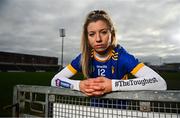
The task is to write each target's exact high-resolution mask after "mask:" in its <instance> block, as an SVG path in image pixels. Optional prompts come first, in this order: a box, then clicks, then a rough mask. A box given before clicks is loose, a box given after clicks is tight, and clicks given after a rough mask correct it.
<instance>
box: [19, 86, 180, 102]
mask: <svg viewBox="0 0 180 118" xmlns="http://www.w3.org/2000/svg"><path fill="white" fill-rule="evenodd" d="M16 88H17V90H18V91H22V92H34V93H44V94H57V95H64V96H77V97H86V95H85V94H83V93H81V92H79V91H74V90H71V89H65V88H57V87H50V86H34V85H16ZM100 97H101V98H109V99H125V100H141V101H163V102H180V90H167V91H119V92H112V93H109V94H106V95H104V96H100Z"/></svg>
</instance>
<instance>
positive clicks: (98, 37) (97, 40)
mask: <svg viewBox="0 0 180 118" xmlns="http://www.w3.org/2000/svg"><path fill="white" fill-rule="evenodd" d="M100 41H101V37H100V35H99V34H97V35H96V42H100Z"/></svg>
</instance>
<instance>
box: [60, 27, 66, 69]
mask: <svg viewBox="0 0 180 118" xmlns="http://www.w3.org/2000/svg"><path fill="white" fill-rule="evenodd" d="M59 33H60V37H61V38H62V46H61V47H62V49H61V51H62V52H61V70H62V69H63V48H64V37H65V29H64V28H61V29H59Z"/></svg>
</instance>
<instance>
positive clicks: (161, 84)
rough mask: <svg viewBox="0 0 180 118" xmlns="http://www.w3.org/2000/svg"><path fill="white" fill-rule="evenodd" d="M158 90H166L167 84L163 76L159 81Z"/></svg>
mask: <svg viewBox="0 0 180 118" xmlns="http://www.w3.org/2000/svg"><path fill="white" fill-rule="evenodd" d="M159 90H167V84H166V81H165V80H164V79H163V78H162V80H161V81H160V82H159Z"/></svg>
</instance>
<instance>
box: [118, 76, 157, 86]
mask: <svg viewBox="0 0 180 118" xmlns="http://www.w3.org/2000/svg"><path fill="white" fill-rule="evenodd" d="M156 82H158V80H157V79H156V78H155V77H154V78H149V79H145V78H144V79H143V80H133V79H132V80H129V81H123V80H122V81H117V82H115V87H123V86H134V85H141V86H145V85H147V84H151V83H156Z"/></svg>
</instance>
